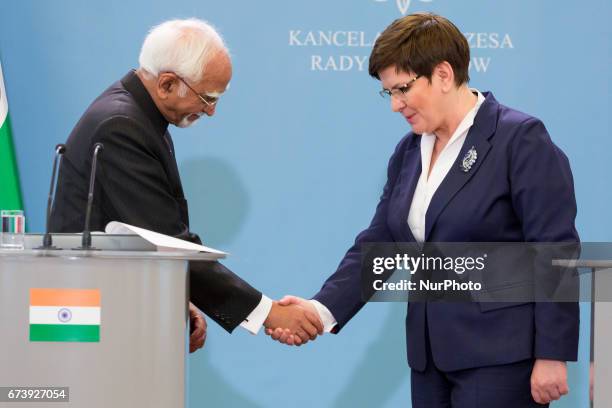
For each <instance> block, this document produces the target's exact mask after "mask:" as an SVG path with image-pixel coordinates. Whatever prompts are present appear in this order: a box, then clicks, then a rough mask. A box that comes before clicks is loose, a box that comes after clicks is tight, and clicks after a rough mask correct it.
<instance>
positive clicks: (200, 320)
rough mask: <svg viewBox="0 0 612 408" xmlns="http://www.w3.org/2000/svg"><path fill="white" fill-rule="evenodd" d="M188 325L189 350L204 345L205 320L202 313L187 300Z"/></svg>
mask: <svg viewBox="0 0 612 408" xmlns="http://www.w3.org/2000/svg"><path fill="white" fill-rule="evenodd" d="M189 325H190V327H191V335H190V336H189V352H190V353H193V352H194V351H196V350H197V349H200V348H202V347H204V342H205V341H206V320H204V315H203V314H202V312H201V311H200V309H198V308H197V307H196V306H195V305H194V304H193V303H191V302H189Z"/></svg>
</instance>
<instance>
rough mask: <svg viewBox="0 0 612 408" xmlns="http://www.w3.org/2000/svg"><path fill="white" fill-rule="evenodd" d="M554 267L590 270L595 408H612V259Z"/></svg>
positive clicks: (562, 262)
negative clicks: (611, 341)
mask: <svg viewBox="0 0 612 408" xmlns="http://www.w3.org/2000/svg"><path fill="white" fill-rule="evenodd" d="M553 264H554V265H557V266H563V267H569V268H582V269H587V270H590V274H585V277H587V278H590V286H591V287H590V294H589V295H588V298H589V299H590V301H591V338H590V346H591V370H590V373H589V375H590V377H591V378H590V380H592V381H593V399H592V400H591V401H590V406H591V407H592V408H608V407H611V406H612V388H611V387H610V386H609V384H612V347H610V339H612V260H599V259H598V260H594V259H580V260H556V261H553Z"/></svg>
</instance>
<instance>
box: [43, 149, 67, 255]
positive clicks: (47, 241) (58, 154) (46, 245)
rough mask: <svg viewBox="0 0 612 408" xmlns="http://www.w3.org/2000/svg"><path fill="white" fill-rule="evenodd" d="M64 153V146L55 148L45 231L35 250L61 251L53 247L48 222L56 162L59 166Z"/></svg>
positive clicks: (56, 167)
mask: <svg viewBox="0 0 612 408" xmlns="http://www.w3.org/2000/svg"><path fill="white" fill-rule="evenodd" d="M65 152H66V146H65V145H63V144H61V143H60V144H58V145H57V146H55V158H54V159H53V173H52V174H51V185H50V186H49V199H48V200H47V224H46V227H45V228H46V229H45V235H44V237H43V244H42V246H39V247H38V248H36V249H61V248H56V247H54V246H53V239H52V238H51V233H50V232H49V220H50V219H51V203H52V202H53V195H54V194H53V193H54V191H55V189H54V187H55V175H56V174H57V169H58V164H57V163H58V162H59V163H60V165H61V158H62V156H63V155H64V153H65Z"/></svg>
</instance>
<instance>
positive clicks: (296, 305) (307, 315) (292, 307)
mask: <svg viewBox="0 0 612 408" xmlns="http://www.w3.org/2000/svg"><path fill="white" fill-rule="evenodd" d="M264 326H265V327H266V334H267V335H269V336H271V337H272V338H273V339H274V340H278V341H279V342H281V343H283V344H287V345H290V346H293V345H295V346H301V345H302V344H306V343H307V342H308V341H309V340H314V339H316V338H317V335H322V334H323V323H322V322H321V319H320V318H319V313H318V312H317V310H316V308H315V307H314V306H313V305H312V304H311V303H310V302H309V301H308V300H305V299H302V298H299V297H296V296H285V297H284V298H282V299H281V300H280V301H278V302H273V303H272V309H271V310H270V314H268V318H267V319H266V320H265V322H264Z"/></svg>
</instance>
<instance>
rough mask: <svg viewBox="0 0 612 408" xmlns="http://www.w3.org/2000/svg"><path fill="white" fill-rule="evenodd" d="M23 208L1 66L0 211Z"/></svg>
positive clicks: (0, 66) (0, 67)
mask: <svg viewBox="0 0 612 408" xmlns="http://www.w3.org/2000/svg"><path fill="white" fill-rule="evenodd" d="M22 208H23V207H22V204H21V193H20V191H19V177H18V175H17V161H16V160H15V150H14V149H13V138H12V136H11V122H10V120H9V116H8V101H7V98H6V91H5V88H4V76H3V75H2V65H1V64H0V209H2V210H20V209H22Z"/></svg>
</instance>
